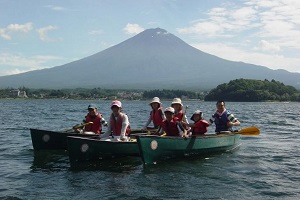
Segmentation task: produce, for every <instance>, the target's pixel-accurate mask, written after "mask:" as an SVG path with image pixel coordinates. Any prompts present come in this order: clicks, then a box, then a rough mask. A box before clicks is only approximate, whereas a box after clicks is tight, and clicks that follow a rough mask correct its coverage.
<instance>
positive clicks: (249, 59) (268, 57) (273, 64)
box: [192, 43, 300, 73]
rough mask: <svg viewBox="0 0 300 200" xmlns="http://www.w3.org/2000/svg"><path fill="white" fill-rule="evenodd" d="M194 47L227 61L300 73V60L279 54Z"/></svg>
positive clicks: (211, 45)
mask: <svg viewBox="0 0 300 200" xmlns="http://www.w3.org/2000/svg"><path fill="white" fill-rule="evenodd" d="M192 46H193V47H195V48H197V49H199V50H201V51H204V52H206V53H209V54H212V55H215V56H218V57H220V58H223V59H226V60H231V61H239V62H245V63H249V64H255V65H261V66H265V67H268V68H270V69H286V70H288V71H290V72H299V73H300V68H299V67H298V66H299V63H300V58H289V57H285V56H282V55H278V54H264V53H259V52H249V51H245V50H242V49H240V48H236V47H234V46H230V45H225V44H223V43H198V44H192Z"/></svg>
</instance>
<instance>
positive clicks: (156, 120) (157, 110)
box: [143, 97, 166, 130]
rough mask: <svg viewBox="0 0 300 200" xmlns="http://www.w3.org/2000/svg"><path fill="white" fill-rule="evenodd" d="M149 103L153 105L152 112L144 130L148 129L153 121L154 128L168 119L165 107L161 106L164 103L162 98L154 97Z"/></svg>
mask: <svg viewBox="0 0 300 200" xmlns="http://www.w3.org/2000/svg"><path fill="white" fill-rule="evenodd" d="M149 105H150V106H151V108H152V110H151V112H150V116H149V118H148V121H147V122H146V124H145V125H144V127H143V130H147V129H148V125H149V124H150V123H151V122H152V123H153V126H154V127H153V128H155V129H157V128H158V127H159V126H160V125H161V123H162V121H163V120H164V119H166V117H165V114H164V112H163V108H162V106H161V105H162V103H161V102H160V99H159V98H158V97H153V99H152V101H151V102H150V104H149Z"/></svg>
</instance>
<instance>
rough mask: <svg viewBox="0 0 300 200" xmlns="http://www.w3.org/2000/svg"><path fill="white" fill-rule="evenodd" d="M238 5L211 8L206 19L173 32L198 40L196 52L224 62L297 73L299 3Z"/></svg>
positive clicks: (258, 0)
mask: <svg viewBox="0 0 300 200" xmlns="http://www.w3.org/2000/svg"><path fill="white" fill-rule="evenodd" d="M241 3H242V4H238V3H235V2H233V3H232V4H230V5H229V4H223V5H222V6H219V7H216V8H212V9H210V10H208V11H207V13H206V15H207V18H201V19H197V20H194V21H192V22H191V24H190V26H186V27H181V28H178V29H177V31H178V32H179V33H180V34H190V35H191V36H192V38H193V39H198V44H196V45H194V46H195V47H196V48H199V49H200V50H202V51H206V52H208V53H211V54H213V55H217V56H219V57H222V58H224V59H228V60H233V61H242V62H247V63H252V64H256V65H263V66H267V67H270V68H272V69H286V70H289V71H292V72H300V68H299V65H300V64H299V63H300V58H299V56H298V54H299V50H300V38H299V35H300V12H299V10H300V1H298V0H276V1H273V0H245V1H242V2H241ZM224 38H226V39H225V40H224ZM201 41H203V42H204V43H201ZM210 41H212V42H211V43H210V44H209V42H210ZM245 41H247V42H245ZM292 55H293V56H294V57H293V56H292Z"/></svg>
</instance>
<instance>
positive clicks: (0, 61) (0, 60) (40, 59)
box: [0, 53, 62, 76]
mask: <svg viewBox="0 0 300 200" xmlns="http://www.w3.org/2000/svg"><path fill="white" fill-rule="evenodd" d="M61 59H62V58H61V57H57V56H47V55H46V56H45V55H36V56H32V57H25V56H23V55H20V54H8V53H1V54H0V66H1V70H0V76H4V75H10V74H18V73H21V72H27V71H32V70H37V69H43V68H47V67H51V66H47V64H48V63H49V62H51V61H57V60H61Z"/></svg>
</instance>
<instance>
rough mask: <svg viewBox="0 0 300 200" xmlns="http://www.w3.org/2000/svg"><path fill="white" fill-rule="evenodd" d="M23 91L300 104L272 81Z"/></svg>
mask: <svg viewBox="0 0 300 200" xmlns="http://www.w3.org/2000/svg"><path fill="white" fill-rule="evenodd" d="M18 89H19V90H20V91H25V92H26V95H27V96H28V97H29V98H65V99H131V100H136V99H151V98H153V97H155V96H157V97H159V98H161V99H172V98H175V97H179V98H183V99H199V100H205V101H217V100H224V101H249V102H260V101H297V102H300V91H298V90H297V89H295V88H294V87H292V86H288V85H284V84H283V83H281V82H278V81H275V80H271V81H268V80H266V79H265V80H253V79H236V80H232V81H230V82H228V83H223V84H220V85H218V86H217V87H216V88H214V89H212V90H211V91H210V92H209V93H207V92H195V91H185V90H166V89H163V90H158V89H156V90H147V91H142V90H118V89H103V88H93V89H86V88H76V89H60V90H52V89H30V88H26V87H20V88H18ZM13 90H15V89H14V88H6V89H0V98H16V97H15V96H12V94H13V93H12V92H11V91H13Z"/></svg>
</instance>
